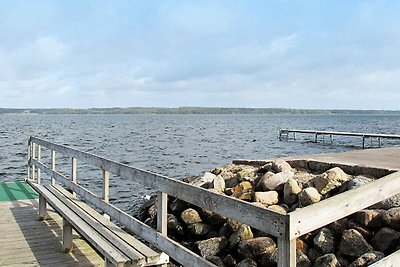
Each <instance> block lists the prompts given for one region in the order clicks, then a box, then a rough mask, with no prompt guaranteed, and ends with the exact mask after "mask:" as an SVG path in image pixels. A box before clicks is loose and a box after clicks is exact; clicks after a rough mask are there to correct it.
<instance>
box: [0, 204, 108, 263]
mask: <svg viewBox="0 0 400 267" xmlns="http://www.w3.org/2000/svg"><path fill="white" fill-rule="evenodd" d="M0 214H1V216H0V232H1V238H0V266H8V267H10V266H15V267H17V266H49V267H53V266H60V267H62V266H65V267H67V266H71V267H72V266H77V267H81V266H103V265H104V260H103V258H102V257H100V256H99V255H98V254H97V252H96V251H95V250H93V248H92V247H90V246H89V245H88V244H87V243H86V241H85V240H83V239H82V238H81V237H80V236H79V235H77V234H76V233H75V232H74V240H73V242H74V249H73V250H72V251H71V252H70V253H63V252H62V251H61V236H62V230H61V229H62V226H61V224H62V222H61V217H60V216H59V215H58V214H57V213H55V212H54V211H51V210H50V211H49V217H48V219H47V220H44V221H39V220H38V201H37V199H31V200H14V201H2V202H0Z"/></svg>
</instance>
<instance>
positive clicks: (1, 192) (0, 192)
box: [0, 182, 38, 201]
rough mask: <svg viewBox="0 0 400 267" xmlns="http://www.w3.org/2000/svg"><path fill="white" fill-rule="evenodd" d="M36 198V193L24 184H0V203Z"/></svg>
mask: <svg viewBox="0 0 400 267" xmlns="http://www.w3.org/2000/svg"><path fill="white" fill-rule="evenodd" d="M35 198H38V195H37V193H36V192H35V191H34V190H33V189H32V188H31V187H30V186H29V184H27V183H25V182H10V183H0V201H15V200H24V199H35Z"/></svg>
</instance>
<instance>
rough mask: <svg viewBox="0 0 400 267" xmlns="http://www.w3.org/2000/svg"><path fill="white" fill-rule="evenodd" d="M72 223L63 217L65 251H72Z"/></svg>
mask: <svg viewBox="0 0 400 267" xmlns="http://www.w3.org/2000/svg"><path fill="white" fill-rule="evenodd" d="M72 247H73V243H72V225H71V224H70V223H69V222H68V221H67V220H66V219H65V218H63V229H62V250H63V252H70V251H72Z"/></svg>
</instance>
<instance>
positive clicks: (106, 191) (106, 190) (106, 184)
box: [102, 170, 110, 219]
mask: <svg viewBox="0 0 400 267" xmlns="http://www.w3.org/2000/svg"><path fill="white" fill-rule="evenodd" d="M102 199H103V200H104V202H106V203H108V202H109V201H110V172H108V171H106V170H103V196H102ZM103 215H104V217H106V218H107V219H110V216H109V215H108V214H106V213H104V214H103Z"/></svg>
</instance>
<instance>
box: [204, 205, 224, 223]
mask: <svg viewBox="0 0 400 267" xmlns="http://www.w3.org/2000/svg"><path fill="white" fill-rule="evenodd" d="M199 213H200V215H201V217H202V218H204V220H205V221H206V222H207V223H208V224H211V225H218V224H222V223H224V222H226V220H227V218H226V217H225V216H222V215H219V214H218V213H215V212H212V211H210V210H206V209H200V211H199Z"/></svg>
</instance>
